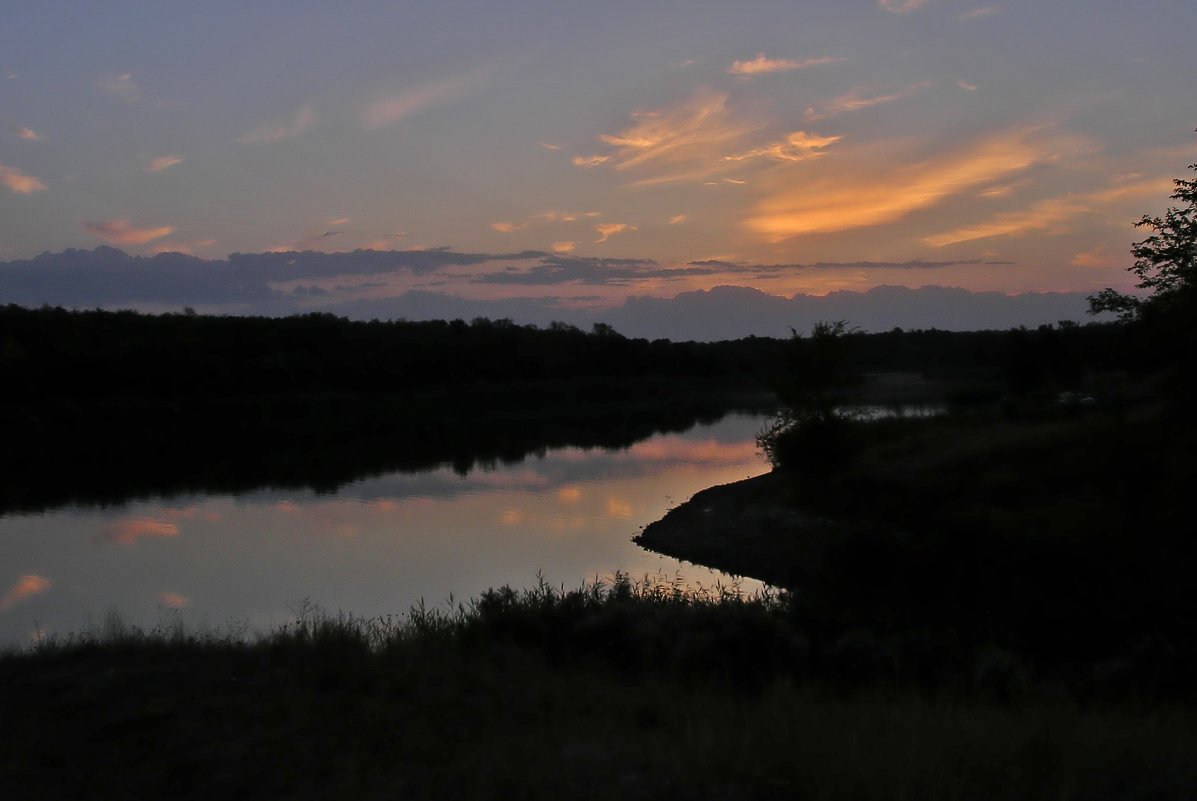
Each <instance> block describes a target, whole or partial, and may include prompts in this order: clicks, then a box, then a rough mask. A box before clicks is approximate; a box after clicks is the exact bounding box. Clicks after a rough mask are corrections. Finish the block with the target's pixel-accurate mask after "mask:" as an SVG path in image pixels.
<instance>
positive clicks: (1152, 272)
mask: <svg viewBox="0 0 1197 801" xmlns="http://www.w3.org/2000/svg"><path fill="white" fill-rule="evenodd" d="M1189 169H1191V170H1194V171H1197V164H1190V165H1189ZM1173 183H1174V184H1175V185H1176V191H1175V192H1173V193H1172V195H1171V197H1172V199H1173V200H1176V201H1179V202H1180V203H1181V204H1183V205H1177V206H1171V207H1169V208H1168V210H1167V211H1166V212H1164V216H1163V217H1152V216H1150V215H1146V214H1145V215H1143V218H1142V219H1140V220H1139V221H1138V222H1137V223H1135V227H1136V228H1147V229H1149V230H1151V231H1152V234H1151V236H1149V237H1147V238H1146V239H1144V240H1142V241H1141V242H1136V243H1134V244H1133V245H1132V246H1131V255H1132V256H1134V257H1135V263H1134V265H1133V266H1131V267H1128V268H1127V269H1128V270H1129V271H1130V272H1132V273H1134V274H1135V276H1136V277H1138V279H1139V283H1138V284H1136V286H1137V287H1138V288H1139V289H1145V290H1148V291H1150V292H1151V295H1150V297H1149V298H1147V299H1146V300H1140V299H1139V298H1135V297H1131V296H1129V295H1124V294H1122V293H1120V292H1117V291H1115V290H1113V289H1110V288H1106V289H1103V290H1102V291H1101V292H1099V293H1098V294H1096V295H1093V296H1091V297H1090V298H1089V311H1090V313H1093V314H1096V313H1098V312H1103V311H1112V312H1116V313H1118V315H1119V316H1120V317H1122V318H1123V319H1131V318H1134V317H1137V316H1139V314H1140V313H1141V312H1142V308H1143V305H1144V304H1145V303H1148V304H1154V305H1157V306H1159V307H1164V306H1170V305H1175V304H1177V303H1183V304H1185V305H1188V304H1189V303H1190V302H1191V299H1192V296H1193V295H1194V293H1195V291H1197V180H1190V181H1186V180H1184V179H1182V178H1178V179H1176V180H1174V181H1173Z"/></svg>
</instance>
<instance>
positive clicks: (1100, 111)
mask: <svg viewBox="0 0 1197 801" xmlns="http://www.w3.org/2000/svg"><path fill="white" fill-rule="evenodd" d="M148 7H149V6H148V4H147V3H145V2H143V1H142V0H118V2H115V3H109V4H104V6H103V7H99V6H95V7H92V6H84V7H79V6H78V5H77V4H67V3H65V2H62V0H47V2H44V3H38V4H20V5H19V6H18V7H17V8H13V9H8V10H7V11H6V20H5V25H4V28H3V30H0V74H2V76H3V80H0V122H2V123H3V124H2V125H0V262H6V264H4V265H0V266H2V267H3V268H4V270H5V271H6V272H7V273H8V278H7V279H0V286H4V287H6V290H5V291H6V292H16V291H17V290H16V289H14V288H13V287H14V286H16V285H15V284H14V283H13V281H14V280H15V279H14V278H13V276H14V275H16V274H17V273H18V272H21V270H24V269H25V268H24V267H22V268H20V270H16V272H14V268H13V267H12V265H14V264H25V263H34V262H36V259H34V257H35V256H36V255H37V254H39V253H48V252H49V253H52V252H60V251H64V250H66V249H69V248H73V249H78V250H81V251H87V252H91V249H92V248H94V247H96V246H97V245H104V246H111V247H115V248H121V249H124V250H126V251H128V252H130V253H132V254H134V255H138V256H144V257H152V256H154V255H155V254H158V253H178V254H189V255H194V256H197V257H201V258H202V259H204V260H206V261H205V262H204V263H205V264H212V265H226V266H225V267H220V266H214V267H213V268H212V269H211V271H210V274H209V275H207V276H206V277H204V278H203V280H199V279H193V278H188V279H187V280H188V281H191V284H188V286H190V287H191V289H192V290H193V291H195V292H197V293H199V295H197V296H196V298H194V299H193V300H192V301H191V303H192V305H197V306H199V305H204V304H207V303H213V304H215V305H220V304H222V303H224V304H228V303H232V304H234V305H235V304H236V303H241V304H243V305H244V307H245V308H249V307H252V306H253V304H255V303H258V302H259V301H261V302H263V303H274V302H277V301H278V299H279V298H280V297H284V296H288V293H291V294H294V293H296V292H301V293H303V292H306V293H307V298H308V299H309V300H313V301H314V299H315V298H317V297H321V294H320V293H325V294H324V295H323V297H324V298H325V300H326V302H332V299H333V298H334V296H335V301H336V302H337V303H343V302H345V303H348V302H354V303H363V304H367V303H376V302H384V301H386V300H387V299H388V298H394V297H397V296H398V294H401V293H406V292H413V291H414V292H431V293H435V294H437V295H438V296H445V297H452V298H456V299H459V300H461V301H463V302H469V303H482V304H485V303H511V302H516V301H519V302H527V303H540V304H541V305H542V306H543V307H544V308H550V307H553V306H557V307H561V308H582V307H594V308H600V307H601V308H608V309H611V308H616V307H620V306H621V305H623V304H625V303H626V302H627V300H628V298H629V297H661V298H672V297H674V296H676V295H678V294H679V293H690V292H699V291H706V290H710V289H711V288H713V287H715V286H719V285H726V284H733V285H739V286H747V287H752V288H755V289H759V290H761V291H763V292H765V293H768V294H770V295H774V296H779V297H792V296H793V295H795V294H826V293H831V292H836V291H841V290H853V291H857V292H865V291H866V290H868V289H870V288H872V287H876V286H880V285H904V286H908V287H918V286H922V285H925V284H928V283H934V284H938V285H944V286H955V287H961V288H964V289H967V290H970V291H974V292H984V291H999V292H1004V293H1025V292H1047V291H1061V292H1079V293H1082V294H1083V293H1087V292H1092V291H1094V290H1096V289H1099V288H1101V287H1104V286H1115V287H1118V288H1120V289H1126V288H1129V285H1130V284H1131V283H1132V279H1131V277H1130V276H1128V275H1127V274H1126V273H1125V270H1124V268H1125V266H1126V265H1127V264H1128V262H1129V257H1128V255H1127V254H1128V250H1129V246H1130V243H1131V242H1132V241H1134V240H1135V239H1136V238H1138V237H1137V236H1136V231H1135V230H1134V229H1133V228H1132V225H1131V224H1132V223H1133V221H1134V220H1136V219H1138V218H1139V217H1140V216H1141V215H1142V214H1144V213H1153V214H1154V213H1159V212H1160V211H1162V210H1163V208H1164V207H1165V206H1166V205H1167V204H1168V195H1169V193H1170V191H1171V183H1170V182H1171V179H1172V178H1175V177H1179V176H1181V175H1182V174H1183V173H1184V172H1185V169H1186V167H1187V165H1188V164H1190V163H1191V162H1193V161H1197V137H1195V136H1194V134H1193V129H1194V127H1197V118H1195V117H1194V112H1193V109H1195V108H1197V83H1195V82H1193V81H1192V80H1191V76H1192V75H1193V74H1194V73H1195V72H1197V51H1195V50H1194V49H1193V48H1192V46H1191V36H1190V35H1189V32H1191V31H1192V30H1194V29H1195V28H1197V6H1195V5H1194V4H1193V3H1192V2H1191V0H1155V2H1153V3H1152V4H1151V13H1144V10H1143V9H1142V8H1140V7H1139V6H1137V5H1136V4H1130V3H1127V4H1102V5H1101V6H1100V7H1085V8H1078V7H1077V6H1076V5H1075V4H1066V3H1041V2H1036V1H1035V0H1002V1H1001V2H995V3H979V2H971V1H970V0H868V1H867V2H861V3H841V2H836V0H815V2H809V3H802V4H794V3H787V2H781V0H746V2H743V3H739V4H735V5H733V4H728V3H726V2H715V0H684V1H683V0H661V2H654V3H651V4H644V3H632V2H631V0H611V2H609V3H603V4H582V3H564V4H562V3H555V4H547V3H542V2H540V0H516V1H515V2H513V3H506V4H494V3H482V2H478V1H477V0H468V1H467V0H448V1H447V2H444V3H437V4H415V5H413V4H402V5H392V4H367V3H358V2H354V3H350V4H348V5H345V6H338V7H336V8H334V7H332V6H329V5H327V4H321V3H315V2H299V3H293V2H286V3H284V2H282V0H268V1H267V2H262V3H255V4H252V5H250V6H246V5H245V4H236V3H230V2H213V3H205V4H197V5H194V6H186V7H184V6H175V7H170V8H160V7H158V6H156V5H155V6H154V12H153V13H152V14H150V13H146V12H147V9H148ZM400 240H402V247H404V248H410V250H404V251H403V253H404V254H410V253H415V252H417V251H419V250H421V249H423V250H425V251H426V252H428V253H437V252H442V253H443V252H445V251H438V250H436V248H442V247H451V248H452V252H454V253H457V254H469V253H472V254H499V255H497V256H496V255H486V256H485V257H484V258H483V257H480V259H481V261H476V262H470V261H469V260H468V259H467V260H466V261H465V262H463V263H455V264H453V265H452V266H449V265H447V264H446V265H441V266H440V267H438V269H436V270H428V271H424V272H421V271H420V269H418V268H408V267H403V268H402V269H401V270H400V271H399V272H395V271H393V270H385V269H384V270H374V271H373V272H371V273H369V274H370V275H373V276H374V277H373V278H369V279H364V278H361V276H362V275H366V274H367V273H356V272H354V273H348V274H346V276H348V277H345V276H333V275H325V274H324V273H320V274H319V275H317V276H310V275H300V274H294V271H293V273H292V274H290V275H289V277H288V275H287V274H286V271H284V272H283V273H282V274H277V275H276V274H275V273H274V272H271V271H269V270H268V271H267V272H268V273H269V274H270V276H271V277H270V279H269V282H268V283H269V286H267V287H266V288H265V289H263V288H262V286H266V285H265V284H262V285H259V284H258V283H254V282H253V281H251V282H250V284H249V285H248V286H249V287H251V288H250V289H248V290H246V291H245V292H243V293H242V296H241V297H240V298H239V299H237V300H236V301H233V300H230V299H229V297H228V295H229V292H227V291H222V290H221V287H219V286H217V285H216V284H215V281H216V280H217V278H218V277H221V280H230V281H233V280H237V279H238V278H240V277H241V276H239V275H233V274H232V273H231V272H230V268H228V267H227V265H230V264H233V263H234V262H237V260H236V259H225V258H224V256H225V255H226V254H230V253H232V254H252V253H259V254H262V253H276V254H286V253H295V254H302V253H303V252H304V251H326V252H333V253H337V252H339V253H343V254H345V259H349V258H350V257H351V256H352V254H354V253H360V252H364V251H368V250H372V251H376V252H378V253H388V252H392V251H394V249H395V248H396V247H399V245H400ZM521 253H534V254H536V255H535V256H526V257H523V258H519V259H507V260H506V261H504V257H503V256H502V254H521ZM110 255H111V254H110ZM178 258H181V257H174V260H172V259H165V260H158V261H154V260H150V259H147V260H146V261H145V262H144V263H140V266H138V267H137V269H136V270H132V268H129V269H128V270H126V272H125V273H122V274H121V275H122V276H123V277H122V278H121V281H134V280H135V281H140V282H143V283H144V286H145V288H146V289H145V291H144V292H142V293H141V296H144V297H146V298H148V297H150V296H155V297H156V295H155V292H157V291H158V289H161V288H162V287H165V286H169V285H172V284H171V282H172V281H175V282H176V283H178V282H177V281H176V279H177V278H178V276H176V275H174V274H166V275H159V274H157V273H156V272H155V270H156V269H157V267H160V266H163V265H164V264H167V263H170V264H175V263H176V262H177V261H178ZM296 258H299V260H300V261H301V262H304V263H307V261H310V257H308V256H302V257H296ZM371 258H375V257H371ZM377 258H378V259H381V258H383V257H382V256H379V257H377ZM401 260H403V261H405V262H406V263H409V264H423V263H424V262H422V261H421V259H420V258H418V257H415V256H410V255H405V256H401ZM334 261H335V260H334ZM459 261H460V260H459ZM46 263H48V262H46ZM237 263H239V264H241V265H242V266H244V265H245V264H247V262H245V261H244V260H242V261H241V262H237ZM330 263H333V262H330ZM811 265H822V266H821V267H819V268H817V269H815V268H812V267H811ZM42 266H45V263H43V264H42ZM121 269H125V268H121ZM371 269H372V270H373V268H371ZM129 270H132V272H130V271H129ZM271 270H274V268H273V267H272V268H271ZM21 274H22V275H24V273H23V272H21ZM397 275H402V276H404V278H403V281H399V279H397V278H396V276H397ZM130 276H135V278H134V277H130ZM378 276H381V277H378ZM313 278H318V279H319V281H316V282H312V281H311V280H309V279H313ZM416 279H418V280H416ZM22 280H28V281H33V282H34V283H33V284H27V285H23V286H25V287H26V289H28V288H29V287H30V286H33V285H34V284H36V281H35V280H34V278H29V277H26V278H25V279H22ZM255 280H256V279H255ZM338 280H339V281H340V283H335V282H336V281H338ZM305 281H306V282H307V283H305ZM184 283H185V282H184ZM83 285H84V286H88V287H91V289H90V290H89V291H93V292H96V293H99V294H97V295H95V296H94V300H95V303H94V304H92V305H102V303H104V302H106V301H104V300H103V298H105V297H107V296H105V295H103V292H104V289H103V287H102V286H101V285H100V282H91V283H89V282H86V281H85V282H84V284H83ZM121 285H122V286H124V284H121ZM181 286H182V284H179V287H181ZM179 287H176V288H179ZM155 288H158V289H155ZM230 289H231V288H230ZM254 293H259V294H257V295H255V294H254ZM280 293H281V294H280ZM75 295H79V292H75ZM133 296H138V293H137V292H134V293H133ZM12 297H15V296H14V295H9V296H8V297H4V296H0V302H3V301H5V300H8V299H10V298H12ZM209 299H211V300H209ZM177 300H178V297H176V296H173V295H172V296H171V299H170V303H175V302H176V301H177ZM292 300H295V299H294V298H292ZM83 301H84V299H82V298H80V302H81V303H82V304H83V305H88V304H87V303H85V302H83ZM146 302H150V301H146ZM154 302H165V301H154ZM301 305H302V304H300V306H301ZM300 306H297V308H299V307H300ZM915 322H916V321H912V322H911V324H914V323H915Z"/></svg>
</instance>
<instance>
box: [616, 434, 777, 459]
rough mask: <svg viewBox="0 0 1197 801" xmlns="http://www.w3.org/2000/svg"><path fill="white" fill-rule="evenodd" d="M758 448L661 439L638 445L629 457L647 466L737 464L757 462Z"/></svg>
mask: <svg viewBox="0 0 1197 801" xmlns="http://www.w3.org/2000/svg"><path fill="white" fill-rule="evenodd" d="M756 454H757V447H756V444H755V443H753V442H719V441H717V440H711V439H708V440H697V441H695V440H684V439H678V438H662V439H654V440H647V441H645V442H639V443H637V444H635V445H633V446H632V447H631V448H628V455H629V456H631V457H632V458H633V459H638V460H641V461H645V462H691V463H693V462H700V463H702V464H717V463H723V464H734V463H736V462H746V461H754V460H755V459H756Z"/></svg>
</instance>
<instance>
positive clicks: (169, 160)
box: [145, 156, 183, 172]
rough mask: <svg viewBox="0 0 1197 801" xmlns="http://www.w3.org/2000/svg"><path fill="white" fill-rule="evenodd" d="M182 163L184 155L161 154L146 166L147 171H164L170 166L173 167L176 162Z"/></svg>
mask: <svg viewBox="0 0 1197 801" xmlns="http://www.w3.org/2000/svg"><path fill="white" fill-rule="evenodd" d="M182 163H183V157H182V156H159V157H158V158H156V159H153V160H151V161H150V163H149V164H147V165H146V167H145V168H146V171H147V172H162V171H163V170H165V169H166V168H168V167H173V166H175V165H176V164H182Z"/></svg>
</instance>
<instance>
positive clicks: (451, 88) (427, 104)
mask: <svg viewBox="0 0 1197 801" xmlns="http://www.w3.org/2000/svg"><path fill="white" fill-rule="evenodd" d="M484 83H486V73H485V72H484V71H482V70H476V71H474V72H470V73H467V74H465V75H458V76H455V77H453V78H447V79H445V80H443V81H436V82H434V83H430V84H426V85H424V86H421V87H419V88H417V89H413V90H411V91H409V92H403V93H401V94H396V95H389V96H386V97H382V98H379V99H378V100H376V101H374V102H373V103H371V104H370V105H369V106H367V107H366V109H365V111H364V112H362V124H363V125H365V126H366V127H367V128H371V129H373V128H382V127H384V126H387V125H391V124H392V123H396V122H399V121H400V120H402V119H406V118H407V117H410V116H412V115H413V114H418V113H419V112H421V111H424V110H426V109H429V108H432V107H434V106H443V105H446V104H449V103H453V102H456V101H458V100H461V99H462V98H464V97H466V96H468V95H470V94H473V93H474V92H476V91H477V90H479V89H481V88H482V86H483V84H484Z"/></svg>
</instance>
